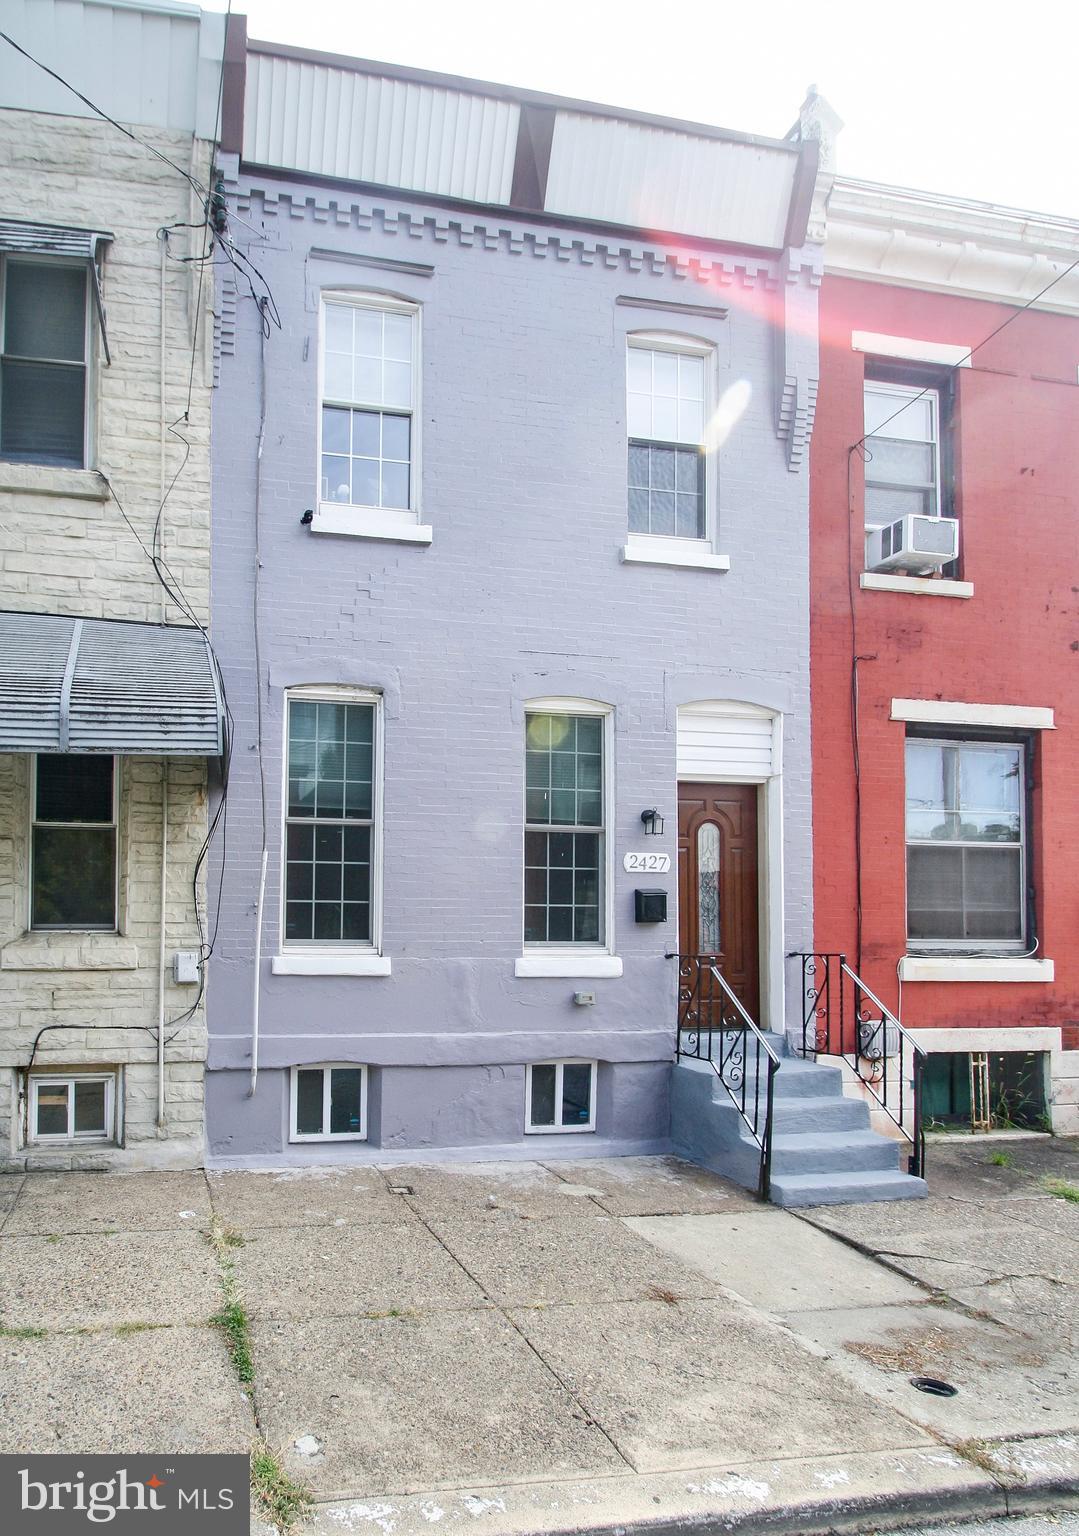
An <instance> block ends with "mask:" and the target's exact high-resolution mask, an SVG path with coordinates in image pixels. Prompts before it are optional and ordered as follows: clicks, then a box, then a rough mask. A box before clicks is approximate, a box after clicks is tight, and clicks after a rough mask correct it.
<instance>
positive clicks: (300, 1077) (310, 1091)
mask: <svg viewBox="0 0 1079 1536" xmlns="http://www.w3.org/2000/svg"><path fill="white" fill-rule="evenodd" d="M289 1126H290V1130H289V1140H290V1141H366V1139H367V1068H366V1067H358V1066H355V1065H353V1064H351V1063H345V1062H342V1063H340V1064H339V1065H330V1066H319V1067H293V1069H292V1085H291V1093H290V1113H289Z"/></svg>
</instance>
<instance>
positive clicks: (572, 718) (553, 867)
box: [524, 707, 610, 950]
mask: <svg viewBox="0 0 1079 1536" xmlns="http://www.w3.org/2000/svg"><path fill="white" fill-rule="evenodd" d="M609 718H610V715H609V711H603V712H593V713H587V714H586V713H576V712H570V710H569V708H568V707H567V709H566V710H565V711H563V710H554V709H551V710H547V709H538V710H535V711H533V710H530V711H529V712H528V713H527V715H526V717H525V892H524V896H525V931H524V938H525V945H526V947H527V948H531V947H536V948H543V947H547V948H549V949H565V950H568V949H574V948H577V947H578V946H580V947H582V948H590V949H592V950H596V949H599V948H601V947H602V946H603V944H604V943H605V942H606V939H607V933H606V926H607V923H606V913H605V908H606V887H607V878H608V877H607V837H606V819H607V810H606V798H607V796H606V766H605V764H606V753H607V746H606V741H605V736H606V732H607V722H608V720H609Z"/></svg>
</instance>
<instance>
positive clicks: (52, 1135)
mask: <svg viewBox="0 0 1079 1536" xmlns="http://www.w3.org/2000/svg"><path fill="white" fill-rule="evenodd" d="M115 1103H116V1074H115V1073H114V1072H74V1073H69V1074H66V1075H61V1074H56V1073H49V1074H47V1075H46V1074H44V1073H33V1074H32V1075H31V1078H30V1110H29V1127H30V1136H29V1139H30V1140H31V1141H32V1142H36V1143H43V1144H45V1145H48V1144H50V1143H54V1142H70V1141H79V1142H82V1141H113V1140H114V1139H115V1113H116V1111H115Z"/></svg>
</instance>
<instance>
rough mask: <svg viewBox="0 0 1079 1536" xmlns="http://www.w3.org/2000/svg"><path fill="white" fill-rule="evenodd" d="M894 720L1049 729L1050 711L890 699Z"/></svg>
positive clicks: (1035, 729) (1005, 728)
mask: <svg viewBox="0 0 1079 1536" xmlns="http://www.w3.org/2000/svg"><path fill="white" fill-rule="evenodd" d="M891 718H892V719H893V720H911V721H914V722H916V723H918V724H919V725H987V726H991V727H993V728H1000V729H1003V730H1013V731H1051V730H1054V729H1055V727H1054V725H1053V711H1052V710H1051V709H1037V708H1033V707H1030V706H1028V705H1026V704H962V703H960V702H959V701H958V700H954V699H893V700H892V713H891Z"/></svg>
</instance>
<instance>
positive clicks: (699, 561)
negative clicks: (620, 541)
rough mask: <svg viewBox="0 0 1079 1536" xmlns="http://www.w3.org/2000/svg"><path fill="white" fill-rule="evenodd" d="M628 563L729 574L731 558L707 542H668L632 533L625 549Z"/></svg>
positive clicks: (693, 540) (698, 540)
mask: <svg viewBox="0 0 1079 1536" xmlns="http://www.w3.org/2000/svg"><path fill="white" fill-rule="evenodd" d="M622 561H623V563H624V564H627V565H633V564H640V565H678V566H683V567H685V568H687V569H689V570H700V571H729V570H730V568H731V560H730V556H729V555H717V554H716V552H715V550H714V549H713V548H712V546H711V544H709V543H708V541H707V540H706V539H668V538H663V537H662V536H661V535H659V534H654V533H631V534H630V535H629V539H628V541H627V543H626V545H625V547H624V548H623V550H622Z"/></svg>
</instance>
